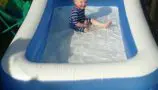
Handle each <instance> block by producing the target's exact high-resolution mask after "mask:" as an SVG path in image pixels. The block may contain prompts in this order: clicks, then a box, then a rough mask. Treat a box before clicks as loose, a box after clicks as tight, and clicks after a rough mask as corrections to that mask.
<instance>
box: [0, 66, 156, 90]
mask: <svg viewBox="0 0 158 90" xmlns="http://www.w3.org/2000/svg"><path fill="white" fill-rule="evenodd" d="M0 75H1V76H2V77H3V78H2V82H3V83H2V84H1V85H2V87H3V90H158V70H157V71H155V72H153V73H151V74H149V75H147V76H144V77H136V78H117V79H95V80H79V81H49V82H48V81H38V80H36V79H32V80H30V81H21V80H16V79H14V78H12V77H10V76H9V75H8V74H6V73H5V72H3V71H2V68H1V67H0ZM63 75H64V74H63ZM52 77H53V76H52Z"/></svg>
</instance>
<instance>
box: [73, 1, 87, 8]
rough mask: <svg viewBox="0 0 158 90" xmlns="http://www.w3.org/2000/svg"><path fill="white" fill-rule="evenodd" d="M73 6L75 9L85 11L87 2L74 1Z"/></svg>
mask: <svg viewBox="0 0 158 90" xmlns="http://www.w3.org/2000/svg"><path fill="white" fill-rule="evenodd" d="M74 4H75V6H76V7H77V8H80V9H85V8H86V6H87V0H74Z"/></svg>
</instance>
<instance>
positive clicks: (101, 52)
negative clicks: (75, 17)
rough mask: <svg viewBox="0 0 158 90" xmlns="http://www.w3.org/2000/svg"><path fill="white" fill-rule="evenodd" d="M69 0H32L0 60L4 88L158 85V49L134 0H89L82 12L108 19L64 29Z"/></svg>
mask: <svg viewBox="0 0 158 90" xmlns="http://www.w3.org/2000/svg"><path fill="white" fill-rule="evenodd" d="M72 5H73V3H72V0H33V2H32V5H31V8H30V10H29V12H28V15H27V17H26V19H25V21H24V22H23V24H22V26H21V27H20V29H19V31H18V33H17V34H16V36H15V38H14V40H13V41H12V43H11V44H10V46H9V48H8V49H7V51H6V53H5V55H4V57H3V58H2V60H1V68H0V72H1V77H2V86H3V89H4V90H157V89H158V85H157V84H158V70H157V67H158V62H157V54H158V50H157V46H156V43H155V41H154V39H153V37H152V34H151V32H150V30H149V27H148V24H147V22H146V20H145V17H144V15H143V11H142V8H141V4H140V1H139V0H89V1H88V7H87V8H88V9H87V12H88V14H87V15H89V16H90V17H97V19H98V20H102V19H103V18H104V17H103V15H105V16H106V17H107V20H113V19H114V20H113V24H112V26H110V27H109V28H108V30H102V29H98V28H97V30H94V31H93V30H92V31H90V32H88V33H76V32H73V30H71V29H67V27H66V21H65V20H67V19H65V18H66V17H67V18H68V16H69V15H68V12H69V11H70V8H71V7H72ZM100 9H101V11H100V12H99V10H100ZM102 11H105V12H106V13H104V12H102ZM95 12H99V13H100V14H98V13H95ZM94 13H95V14H94ZM59 19H60V20H59ZM103 21H106V20H103ZM95 29H96V28H95ZM69 32H70V33H69ZM71 32H72V33H71ZM71 35H72V36H71ZM68 36H71V37H68ZM81 37H86V39H85V38H81ZM67 38H68V39H67ZM69 39H71V40H69ZM86 40H87V41H86ZM68 42H69V43H68ZM87 42H92V43H93V44H92V43H90V44H88V43H87ZM94 42H96V44H94ZM70 43H71V45H70ZM91 44H92V45H91ZM95 45H100V46H98V47H97V46H95ZM68 46H69V47H68ZM86 46H87V47H86ZM92 46H93V47H92ZM104 46H105V47H104ZM78 48H79V49H78ZM109 48H110V49H109ZM91 50H92V51H91ZM69 51H71V52H69ZM106 51H107V52H106ZM79 56H80V57H79ZM83 57H84V58H83ZM93 59H94V60H93ZM96 59H97V60H96Z"/></svg>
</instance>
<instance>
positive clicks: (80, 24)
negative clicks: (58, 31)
mask: <svg viewBox="0 0 158 90" xmlns="http://www.w3.org/2000/svg"><path fill="white" fill-rule="evenodd" d="M75 25H76V26H77V27H81V28H82V27H83V28H86V27H87V25H86V24H84V23H80V22H78V23H76V24H75Z"/></svg>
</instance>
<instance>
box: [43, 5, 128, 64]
mask: <svg viewBox="0 0 158 90" xmlns="http://www.w3.org/2000/svg"><path fill="white" fill-rule="evenodd" d="M71 8H72V6H64V7H58V8H56V9H55V10H54V15H53V18H52V19H53V20H52V25H51V27H50V32H49V36H48V40H47V46H46V49H45V52H44V55H43V62H46V63H48V62H49V63H50V62H51V63H104V62H116V61H124V60H127V58H126V54H125V49H124V45H123V40H122V35H121V28H120V24H119V11H118V8H117V7H112V6H108V7H107V6H106V7H105V6H104V7H103V6H98V7H96V6H89V7H87V8H86V15H87V16H88V17H90V18H95V19H97V20H98V21H100V22H103V23H105V22H107V21H108V20H112V22H113V23H112V25H111V26H110V27H109V28H107V29H103V28H99V27H96V26H91V27H90V31H89V32H87V33H82V32H74V30H72V29H70V28H69V17H70V13H71Z"/></svg>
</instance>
